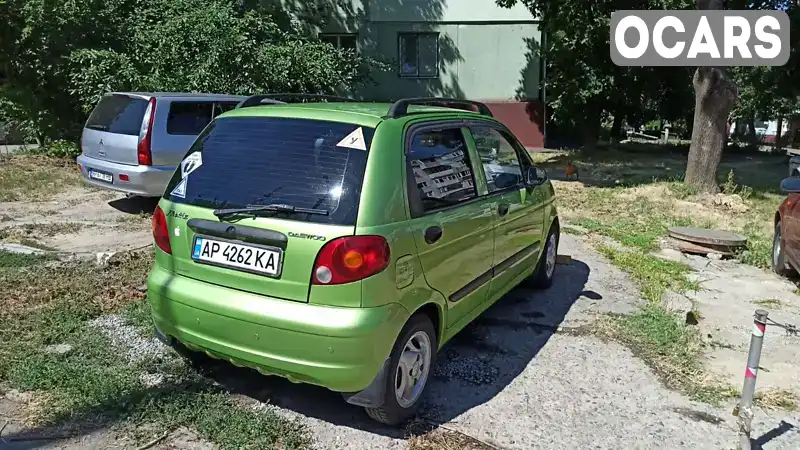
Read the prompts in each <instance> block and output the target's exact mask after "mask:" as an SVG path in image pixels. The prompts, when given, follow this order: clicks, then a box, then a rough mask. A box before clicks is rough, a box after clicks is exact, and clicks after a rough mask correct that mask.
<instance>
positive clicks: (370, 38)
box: [319, 0, 545, 147]
mask: <svg viewBox="0 0 800 450" xmlns="http://www.w3.org/2000/svg"><path fill="white" fill-rule="evenodd" d="M333 9H334V11H333V12H332V13H331V14H330V19H329V20H328V21H327V23H326V24H325V25H324V26H323V27H322V28H321V29H320V30H319V36H320V37H321V38H322V39H323V40H325V41H327V42H330V43H331V44H333V45H335V46H340V47H344V48H355V49H357V50H358V52H359V53H361V54H362V55H364V56H368V57H373V58H378V59H381V60H383V61H385V62H387V63H389V64H390V65H391V66H392V70H391V71H388V72H381V73H377V74H376V75H375V77H374V83H370V84H367V85H365V86H363V87H362V88H360V89H359V91H358V92H354V93H351V94H353V95H356V96H358V97H361V98H364V99H366V100H375V101H390V100H395V99H398V98H402V97H453V98H466V99H470V100H479V101H483V102H485V103H486V104H487V105H488V106H489V107H490V108H491V109H492V112H493V114H494V115H495V117H497V118H498V119H499V120H501V121H503V122H504V123H505V124H506V125H507V126H508V127H509V128H510V129H511V130H512V131H513V132H514V134H516V135H517V137H518V138H519V139H520V140H521V141H522V143H523V144H525V145H526V146H529V147H541V146H543V141H544V131H545V130H544V122H545V111H544V107H543V105H544V98H545V97H544V96H545V90H544V85H543V79H544V65H543V64H542V61H541V60H540V58H538V57H536V56H535V55H536V53H537V49H538V47H539V45H540V43H541V41H542V39H541V37H542V36H541V31H540V27H539V24H540V21H539V20H537V19H536V18H535V17H533V16H532V15H531V13H530V11H528V9H527V8H525V7H524V6H523V5H521V4H519V3H518V4H517V5H516V6H515V7H513V8H501V7H499V6H497V4H496V3H495V0H347V1H345V2H343V3H338V6H336V7H334V8H333Z"/></svg>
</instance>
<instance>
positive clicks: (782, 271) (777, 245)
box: [772, 221, 796, 277]
mask: <svg viewBox="0 0 800 450" xmlns="http://www.w3.org/2000/svg"><path fill="white" fill-rule="evenodd" d="M772 271H773V272H775V273H777V274H778V275H780V276H782V277H790V276H793V275H795V274H796V272H795V270H794V269H792V266H790V265H789V262H788V261H787V260H786V253H785V252H784V246H783V232H782V230H781V222H780V221H778V222H777V223H776V224H775V236H774V237H773V239H772Z"/></svg>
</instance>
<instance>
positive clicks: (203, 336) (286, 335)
mask: <svg viewBox="0 0 800 450" xmlns="http://www.w3.org/2000/svg"><path fill="white" fill-rule="evenodd" d="M148 298H149V301H150V307H151V310H152V315H153V321H154V324H155V326H156V329H157V331H158V332H159V333H160V334H161V335H163V336H164V337H166V338H167V339H170V340H171V339H175V340H177V341H179V342H180V343H182V344H183V345H184V346H186V347H187V348H189V349H191V350H195V351H202V352H205V353H207V354H209V355H210V356H212V357H216V358H220V359H224V360H228V361H230V362H231V363H233V364H234V365H239V366H245V367H251V368H254V369H256V370H258V371H259V372H262V373H264V374H269V375H279V376H283V377H285V378H288V379H290V380H291V381H295V382H303V383H311V384H316V385H319V386H324V387H326V388H329V389H331V390H333V391H337V392H357V391H361V390H363V389H364V388H366V387H367V386H369V385H370V383H371V382H372V380H373V379H374V378H375V375H376V374H377V373H378V371H379V370H380V368H381V366H382V365H383V363H384V361H385V360H386V358H388V356H389V354H390V353H391V349H392V346H393V345H394V341H395V339H396V338H397V335H398V334H399V332H400V329H401V328H402V327H403V325H404V324H405V322H406V320H407V319H408V317H409V313H408V311H407V310H406V309H405V308H404V307H402V306H401V305H399V304H391V305H386V306H382V307H377V308H338V307H328V306H319V305H313V304H308V303H301V302H294V301H288V300H281V299H275V298H270V297H266V296H261V295H256V294H250V293H247V292H242V291H237V290H235V289H230V288H226V287H222V286H217V285H213V284H209V283H205V282H202V281H198V280H193V279H190V278H186V277H183V276H180V275H176V274H174V273H172V272H169V271H167V270H165V269H163V268H161V267H160V266H158V265H156V266H155V267H154V268H153V270H152V271H151V272H150V276H149V277H148Z"/></svg>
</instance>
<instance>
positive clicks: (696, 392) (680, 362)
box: [597, 305, 737, 405]
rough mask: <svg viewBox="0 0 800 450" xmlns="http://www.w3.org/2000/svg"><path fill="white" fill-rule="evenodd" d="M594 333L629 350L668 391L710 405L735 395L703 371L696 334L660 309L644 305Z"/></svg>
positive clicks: (731, 389)
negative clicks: (654, 374) (657, 376)
mask: <svg viewBox="0 0 800 450" xmlns="http://www.w3.org/2000/svg"><path fill="white" fill-rule="evenodd" d="M597 329H598V330H599V333H600V334H601V335H604V336H606V337H608V338H611V339H614V340H616V341H619V342H621V343H623V344H625V345H626V346H627V347H629V348H630V349H631V350H632V351H633V353H634V354H635V355H636V356H638V357H639V358H641V359H642V360H643V361H645V363H646V364H647V365H648V366H650V367H651V368H652V369H653V370H654V371H655V372H656V373H657V374H658V375H659V376H660V377H661V379H662V380H663V382H664V384H665V385H666V386H667V387H668V388H670V389H674V390H676V391H678V392H681V393H683V394H685V395H688V396H689V397H690V398H692V399H694V400H698V401H702V402H707V403H710V404H714V405H718V404H720V403H721V402H722V401H724V400H727V399H729V398H732V397H734V396H736V395H737V392H736V390H735V389H733V388H732V387H731V386H728V385H726V384H724V383H721V382H719V381H718V380H716V379H714V378H713V377H710V376H709V375H708V374H707V373H706V372H705V370H704V369H703V367H702V362H701V357H702V347H701V344H700V339H699V337H698V335H697V332H696V331H695V330H694V329H692V328H689V327H687V326H686V324H685V323H684V322H683V321H682V320H680V319H679V318H678V317H677V316H675V315H674V314H670V313H668V312H667V311H665V310H664V309H663V308H660V307H658V306H655V305H648V306H646V307H645V308H643V309H642V310H641V311H639V312H636V313H634V314H632V315H627V316H625V315H622V316H612V317H610V318H608V319H607V320H606V321H604V322H602V323H601V324H600V325H598V327H597Z"/></svg>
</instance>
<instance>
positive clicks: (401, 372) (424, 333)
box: [366, 314, 438, 425]
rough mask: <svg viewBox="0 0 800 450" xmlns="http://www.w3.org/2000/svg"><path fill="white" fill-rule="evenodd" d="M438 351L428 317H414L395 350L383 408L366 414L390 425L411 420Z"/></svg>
mask: <svg viewBox="0 0 800 450" xmlns="http://www.w3.org/2000/svg"><path fill="white" fill-rule="evenodd" d="M437 349H438V346H437V341H436V332H435V331H434V328H433V324H432V323H431V320H430V319H429V318H428V316H426V315H424V314H416V315H414V316H413V317H411V319H409V321H408V323H407V324H406V326H405V327H404V328H403V331H402V332H401V333H400V337H399V338H398V339H397V342H395V344H394V348H393V349H392V356H391V359H390V362H389V371H388V372H387V375H386V389H385V392H384V401H383V406H381V407H379V408H366V411H367V415H369V416H370V417H371V418H372V419H373V420H376V421H378V422H381V423H385V424H388V425H398V424H400V423H403V422H405V421H406V420H408V419H410V418H411V417H412V416H413V415H414V414H415V413H416V412H417V409H419V405H420V400H421V398H422V394H423V392H424V390H425V386H426V385H427V384H428V378H430V376H431V374H432V373H433V367H434V366H435V364H436V350H437Z"/></svg>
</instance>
